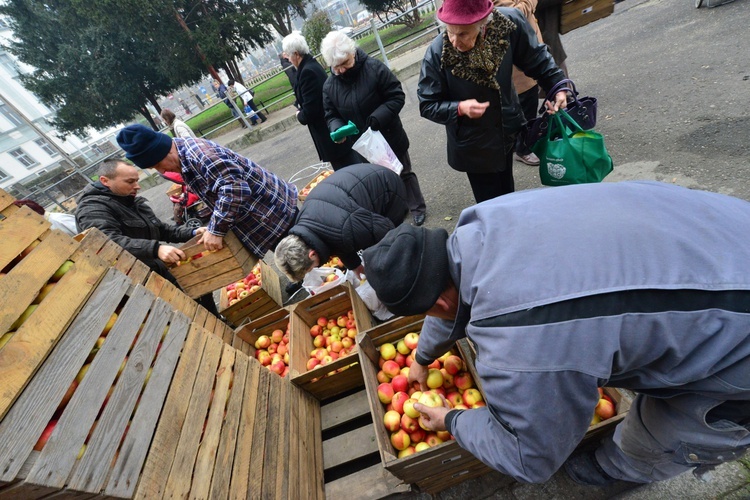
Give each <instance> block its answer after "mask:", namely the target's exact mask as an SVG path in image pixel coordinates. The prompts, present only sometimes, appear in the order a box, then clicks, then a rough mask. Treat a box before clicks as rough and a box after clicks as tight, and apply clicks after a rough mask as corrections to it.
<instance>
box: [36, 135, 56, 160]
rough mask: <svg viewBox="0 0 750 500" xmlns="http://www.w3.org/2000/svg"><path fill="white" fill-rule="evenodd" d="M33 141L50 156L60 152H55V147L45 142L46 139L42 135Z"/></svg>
mask: <svg viewBox="0 0 750 500" xmlns="http://www.w3.org/2000/svg"><path fill="white" fill-rule="evenodd" d="M34 143H35V144H36V145H37V146H39V147H40V148H42V150H43V151H44V152H45V153H47V154H48V155H50V156H58V155H59V154H60V153H58V152H57V150H56V149H55V148H53V147H52V144H50V143H49V142H47V140H46V139H44V138H43V137H40V138H39V139H37V140H35V141H34Z"/></svg>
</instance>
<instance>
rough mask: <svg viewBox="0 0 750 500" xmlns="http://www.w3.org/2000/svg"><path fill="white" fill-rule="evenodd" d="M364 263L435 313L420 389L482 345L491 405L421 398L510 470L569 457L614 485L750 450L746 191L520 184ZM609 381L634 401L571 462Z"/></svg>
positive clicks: (462, 440) (398, 233) (417, 366)
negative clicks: (447, 404)
mask: <svg viewBox="0 0 750 500" xmlns="http://www.w3.org/2000/svg"><path fill="white" fill-rule="evenodd" d="M364 261H365V262H366V264H367V279H368V281H369V282H370V284H371V285H372V287H373V289H375V292H376V293H377V295H378V297H379V298H380V300H381V301H382V302H383V304H385V306H386V307H387V308H388V309H389V310H390V311H391V312H392V313H394V314H397V315H404V316H406V315H412V314H421V313H426V314H427V315H428V317H427V319H426V320H425V322H424V326H423V328H422V334H421V336H420V339H419V345H418V347H417V350H416V362H415V363H412V365H411V368H410V372H409V379H410V380H411V381H418V382H419V383H420V384H421V385H422V387H423V388H426V385H425V381H426V374H427V365H429V364H430V362H431V361H433V360H434V359H436V358H437V357H439V356H441V355H442V354H443V353H445V352H446V351H447V350H448V349H449V348H450V347H451V346H452V345H453V343H454V342H456V340H458V339H460V338H462V337H468V338H469V339H470V340H471V341H472V342H473V343H474V344H475V346H476V353H477V358H476V371H477V374H478V376H479V378H480V382H481V384H480V385H481V387H482V388H483V390H484V394H485V400H486V403H487V407H485V408H477V409H469V410H450V409H448V408H443V407H438V408H428V407H427V406H424V405H415V407H416V408H417V410H418V411H420V412H421V413H422V415H423V417H422V418H423V420H426V421H427V425H428V426H429V427H431V428H432V429H435V430H442V429H447V430H448V431H450V433H451V434H453V435H454V436H455V438H456V440H457V441H458V443H459V444H460V445H461V446H462V447H463V448H465V449H467V450H469V451H471V452H472V453H473V454H474V455H475V456H476V457H477V458H478V459H480V460H481V461H483V462H484V463H486V464H487V465H489V466H491V467H493V468H495V469H497V470H498V471H500V472H502V473H504V474H509V475H511V476H513V477H515V478H516V479H518V480H521V481H527V482H543V481H546V480H547V479H549V477H550V476H551V475H552V474H553V473H554V472H555V471H556V470H557V469H558V468H559V467H560V466H561V465H563V463H564V464H565V469H566V471H567V473H568V474H569V475H570V476H571V478H572V479H573V480H575V481H576V482H578V483H581V484H587V485H597V486H604V487H605V488H606V489H607V490H608V491H610V492H611V491H612V490H614V489H616V488H627V487H634V486H637V484H638V483H650V482H654V481H661V480H664V479H668V478H671V477H673V476H676V475H678V474H680V473H682V472H684V471H688V470H693V471H695V472H696V473H698V474H701V473H702V472H704V471H706V470H708V469H710V468H712V467H714V466H715V465H717V464H719V463H722V462H725V461H729V460H734V459H737V458H740V457H742V455H743V454H744V453H745V451H746V450H747V449H748V447H750V265H748V262H750V203H748V202H746V201H743V200H739V199H737V198H731V197H728V196H723V195H719V194H715V193H709V192H705V191H693V190H689V189H685V188H682V187H677V186H674V185H668V184H661V183H657V182H618V183H602V184H582V185H576V186H566V187H556V188H552V189H537V190H531V191H523V192H519V193H514V194H509V195H507V196H503V197H500V198H495V199H493V200H490V201H487V202H485V203H480V204H478V205H475V206H473V207H469V208H467V209H465V210H464V211H463V213H462V214H461V216H460V218H459V221H458V224H457V226H456V229H455V231H454V232H453V234H452V235H450V236H448V234H447V233H446V232H445V231H444V230H441V229H432V230H431V229H425V228H422V227H413V226H410V225H405V224H404V225H401V226H399V227H398V228H396V229H394V230H393V231H391V232H390V233H388V235H387V236H386V237H385V238H384V239H383V240H382V241H381V242H380V243H379V244H377V245H375V246H373V247H371V248H369V249H368V250H365V252H364ZM605 385H607V386H611V387H620V388H624V389H629V390H632V391H635V392H636V393H638V395H637V396H636V398H635V400H634V401H633V405H632V407H631V409H630V411H629V412H628V413H627V415H626V416H625V418H624V420H622V422H621V423H620V424H619V425H618V426H617V428H616V430H615V432H614V435H610V436H607V437H605V438H604V439H603V440H602V441H601V443H600V444H599V447H598V448H597V449H596V450H595V451H589V452H584V453H581V454H577V455H573V456H572V457H571V458H568V457H569V455H571V453H572V452H573V451H574V449H575V448H576V447H577V446H578V444H579V442H580V441H581V439H582V438H583V437H584V434H585V433H586V431H587V429H588V427H589V423H590V421H591V420H592V416H593V414H594V408H595V406H596V405H597V401H598V400H599V398H600V396H599V392H598V391H597V388H598V387H602V386H605ZM618 480H619V481H618ZM623 481H624V482H623Z"/></svg>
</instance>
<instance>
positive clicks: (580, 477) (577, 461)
mask: <svg viewBox="0 0 750 500" xmlns="http://www.w3.org/2000/svg"><path fill="white" fill-rule="evenodd" d="M563 467H565V472H566V473H567V474H568V476H569V477H570V479H572V480H573V481H574V482H576V483H577V484H582V485H584V486H606V485H609V484H613V483H615V482H617V479H615V478H613V477H612V476H610V475H609V474H607V473H606V472H604V469H602V467H601V466H600V465H599V462H597V461H596V456H595V455H594V452H593V451H584V452H582V453H578V454H576V455H572V456H571V457H569V458H568V459H567V460H566V461H565V463H564V464H563Z"/></svg>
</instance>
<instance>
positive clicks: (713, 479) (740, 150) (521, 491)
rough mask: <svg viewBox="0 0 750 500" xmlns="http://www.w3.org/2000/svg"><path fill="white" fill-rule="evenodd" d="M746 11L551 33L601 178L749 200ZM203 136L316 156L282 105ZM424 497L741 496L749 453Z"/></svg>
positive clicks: (446, 188) (519, 180) (674, 2)
mask: <svg viewBox="0 0 750 500" xmlns="http://www.w3.org/2000/svg"><path fill="white" fill-rule="evenodd" d="M749 22H750V5H748V0H737V1H736V2H734V3H732V4H728V5H725V6H722V7H719V8H717V9H705V8H703V9H698V10H696V9H694V8H693V2H692V1H689V0H626V1H625V2H622V3H618V4H617V7H616V11H615V14H614V15H612V16H610V17H609V18H606V19H604V20H602V21H598V22H597V23H594V24H592V25H589V26H587V27H585V28H581V29H579V30H576V31H573V32H571V33H569V34H568V35H565V36H564V37H563V42H564V43H565V47H566V50H567V51H568V54H569V59H568V63H569V66H570V67H571V71H572V73H573V78H574V79H575V80H576V82H577V83H578V84H579V87H581V90H582V91H583V92H582V93H583V94H584V95H594V96H597V97H598V98H599V102H600V104H599V106H600V107H599V112H600V116H599V125H597V129H599V131H600V132H602V133H604V134H605V137H606V140H607V144H608V147H609V149H610V153H611V154H612V156H613V158H614V159H615V165H616V167H615V172H614V173H613V174H611V175H610V176H609V178H608V179H607V180H608V181H618V180H626V179H652V180H661V181H666V182H674V183H677V184H680V185H685V186H688V187H699V188H704V189H709V190H713V191H717V192H723V193H728V194H734V195H735V196H739V197H741V198H745V199H750V183H748V182H746V181H745V178H746V176H745V175H744V172H745V171H747V169H748V167H750V164H749V163H748V158H749V157H750V154H748V137H749V136H748V133H747V130H748V128H747V126H746V125H747V124H748V123H750V122H748V114H747V112H746V109H745V105H744V104H742V103H744V102H745V101H746V100H747V96H748V95H749V94H748V85H750V67H749V66H748V58H747V54H748V53H750V35H749V34H748V33H750V30H747V24H748V23H749ZM423 53H424V49H417V50H414V51H411V52H410V53H407V54H404V55H403V56H400V57H398V58H395V59H393V60H392V61H391V63H392V66H393V69H394V71H395V72H396V73H397V74H398V75H399V78H400V79H401V81H402V82H403V84H404V89H405V91H406V93H407V99H406V106H405V107H404V110H403V111H402V113H401V118H402V120H403V121H404V126H405V128H406V130H407V132H408V134H409V136H410V138H411V143H412V145H411V148H410V154H411V156H412V160H413V162H414V166H415V171H416V172H417V173H418V175H419V176H420V182H421V184H422V190H423V192H424V193H425V198H426V200H427V205H428V221H427V223H428V225H430V226H432V227H444V228H446V229H448V230H452V227H453V225H454V224H455V220H456V217H457V216H458V214H459V213H460V211H461V209H462V208H463V207H466V206H468V205H469V204H471V203H472V199H471V193H470V190H469V189H468V183H467V182H466V179H465V176H463V175H462V174H458V173H456V172H455V171H453V170H451V169H449V168H447V167H446V166H445V138H444V136H445V134H444V131H443V129H442V127H440V126H438V125H435V124H432V123H430V122H427V121H426V120H423V119H421V118H419V113H418V110H417V100H416V81H417V79H416V76H415V75H416V74H417V73H418V68H419V62H420V61H421V58H422V55H423ZM215 140H216V141H217V142H219V143H220V144H223V145H226V146H229V147H231V148H233V149H235V150H237V151H239V152H241V153H242V154H245V155H246V156H248V157H251V158H253V160H255V161H256V162H258V163H259V164H261V165H263V166H264V167H266V168H269V169H270V170H272V171H274V172H275V173H277V174H278V175H281V176H282V177H284V178H287V179H289V178H291V177H292V176H293V175H294V174H296V173H298V172H299V171H300V170H301V169H303V168H304V167H306V166H309V165H313V164H315V163H316V162H317V157H316V154H315V150H314V148H313V147H312V144H311V141H310V138H309V134H308V133H307V131H306V130H305V128H304V127H301V126H299V125H298V124H297V123H296V119H295V118H294V109H293V108H286V109H284V110H281V111H276V112H274V113H271V114H270V115H269V120H268V121H267V122H266V123H265V124H263V125H260V126H258V127H256V128H254V129H253V130H251V131H249V132H247V131H244V130H243V131H234V132H229V133H227V134H225V135H223V136H220V137H218V138H216V139H215ZM259 141H262V142H259ZM515 175H516V185H517V189H529V188H535V187H538V186H539V180H538V174H537V173H536V172H535V170H534V169H533V168H530V167H526V166H524V165H521V164H516V166H515ZM307 180H308V179H301V180H300V182H297V185H298V186H300V187H301V186H302V185H304V184H305V183H306V182H307ZM165 189H166V185H160V186H157V187H155V188H152V189H149V190H147V191H146V192H144V193H143V194H144V195H145V196H146V197H147V198H149V199H150V200H152V204H153V205H154V207H155V209H156V210H157V213H158V214H159V215H160V216H162V217H164V218H169V217H171V205H170V204H169V200H168V199H167V198H166V196H165V195H164V194H163V193H164V190H165ZM408 497H410V498H419V499H420V500H421V499H422V498H428V497H427V496H426V495H423V496H420V495H418V494H410V495H408ZM435 498H440V499H466V498H475V499H484V498H497V499H509V500H511V499H513V500H526V499H529V500H533V499H541V498H544V499H569V498H580V499H599V498H602V499H603V498H621V499H632V500H641V499H644V500H645V499H653V498H660V499H708V498H722V499H743V498H750V462H748V461H737V462H732V463H728V464H724V465H722V466H720V467H718V468H717V469H716V470H715V471H714V472H712V473H711V474H709V475H707V476H706V477H704V478H703V480H699V479H697V478H695V477H693V476H692V475H690V474H685V475H683V476H680V477H678V478H675V479H673V480H671V481H665V482H662V483H658V484H653V485H645V486H641V487H639V488H637V489H635V490H631V491H629V492H626V493H622V494H620V495H616V494H614V493H613V492H606V491H602V490H599V489H596V488H581V487H578V486H576V485H574V484H572V483H571V482H570V481H569V480H568V479H567V477H566V476H565V474H564V473H557V474H555V475H554V476H553V477H552V478H551V479H550V480H549V481H548V482H547V483H545V484H542V485H526V484H520V483H517V482H515V481H513V480H511V479H509V478H508V477H506V476H503V475H501V474H498V473H493V474H489V475H487V476H484V477H482V478H480V479H476V480H470V481H466V482H464V483H462V484H461V485H458V486H456V487H454V488H451V489H449V490H446V491H444V492H442V493H440V494H439V495H436V496H435Z"/></svg>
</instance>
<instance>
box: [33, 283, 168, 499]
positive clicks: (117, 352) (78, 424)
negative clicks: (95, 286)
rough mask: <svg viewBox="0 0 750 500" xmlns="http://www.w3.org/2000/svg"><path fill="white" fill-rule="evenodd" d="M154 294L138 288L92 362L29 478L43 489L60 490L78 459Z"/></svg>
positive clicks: (131, 295)
mask: <svg viewBox="0 0 750 500" xmlns="http://www.w3.org/2000/svg"><path fill="white" fill-rule="evenodd" d="M153 301H154V296H153V295H152V294H151V293H149V292H148V291H147V290H145V289H144V288H143V287H136V288H135V289H134V290H133V292H132V293H131V294H130V298H129V300H128V301H127V303H126V304H125V307H123V309H122V311H121V313H120V315H119V316H118V318H117V321H116V322H115V325H114V327H113V328H112V330H111V331H110V332H109V335H107V340H106V341H105V342H104V344H103V345H102V348H101V349H100V350H99V352H97V354H96V356H95V357H94V360H93V361H92V362H91V364H90V366H89V369H88V372H87V373H86V376H85V377H84V378H83V380H82V381H81V382H80V384H79V385H78V388H77V389H76V392H75V393H74V394H73V397H72V398H71V400H70V402H69V403H68V406H67V407H66V409H65V412H63V414H62V416H61V417H60V419H59V420H58V422H57V426H56V427H55V430H54V431H53V432H52V435H51V436H50V438H49V441H47V444H46V445H45V447H44V449H43V450H42V453H41V454H40V455H39V458H38V459H37V461H36V463H35V464H34V467H33V468H32V469H31V472H30V473H29V476H28V477H27V479H26V481H27V483H30V484H33V485H39V486H40V487H41V488H44V489H47V488H55V489H59V488H62V487H63V486H65V483H66V480H67V478H68V476H69V474H70V472H71V470H72V469H73V466H74V465H75V462H76V456H77V455H78V450H80V448H81V446H82V445H83V443H84V441H85V440H86V436H87V434H88V433H89V430H90V429H91V427H92V425H93V423H94V420H95V419H96V416H97V414H98V413H99V410H100V408H101V406H102V403H103V402H104V400H105V398H106V396H107V392H108V391H109V390H110V388H111V386H112V382H113V381H114V380H115V377H116V376H117V372H118V370H119V368H120V365H121V364H122V360H123V359H124V358H125V355H126V354H127V352H128V349H129V348H130V346H131V345H132V344H133V339H134V338H135V335H136V333H137V332H138V329H139V328H140V326H141V324H142V323H143V320H144V319H145V317H146V314H147V313H148V311H149V309H150V307H151V305H152V303H153Z"/></svg>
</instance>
